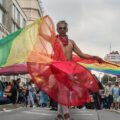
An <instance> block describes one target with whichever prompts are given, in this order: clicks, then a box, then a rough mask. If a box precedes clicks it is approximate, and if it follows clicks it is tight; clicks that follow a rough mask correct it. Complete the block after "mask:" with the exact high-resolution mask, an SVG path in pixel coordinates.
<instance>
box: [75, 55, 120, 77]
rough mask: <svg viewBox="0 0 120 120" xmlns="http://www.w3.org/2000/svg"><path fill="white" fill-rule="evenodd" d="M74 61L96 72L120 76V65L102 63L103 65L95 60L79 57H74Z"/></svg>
mask: <svg viewBox="0 0 120 120" xmlns="http://www.w3.org/2000/svg"><path fill="white" fill-rule="evenodd" d="M73 61H76V62H77V63H78V64H81V65H83V66H84V67H86V68H87V69H88V70H95V71H98V72H103V73H108V74H113V75H120V65H118V64H115V63H110V62H106V61H102V63H98V62H97V61H96V60H93V59H83V58H80V57H79V56H77V55H73Z"/></svg>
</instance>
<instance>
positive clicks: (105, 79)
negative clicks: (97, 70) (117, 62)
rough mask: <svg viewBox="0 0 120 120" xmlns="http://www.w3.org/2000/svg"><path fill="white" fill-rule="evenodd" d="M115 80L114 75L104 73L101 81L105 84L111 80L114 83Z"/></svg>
mask: <svg viewBox="0 0 120 120" xmlns="http://www.w3.org/2000/svg"><path fill="white" fill-rule="evenodd" d="M115 80H116V77H111V76H110V75H107V74H105V75H104V76H103V78H102V83H103V84H107V83H108V81H111V82H112V83H114V82H115Z"/></svg>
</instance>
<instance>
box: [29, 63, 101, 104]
mask: <svg viewBox="0 0 120 120" xmlns="http://www.w3.org/2000/svg"><path fill="white" fill-rule="evenodd" d="M28 68H29V72H30V73H31V76H32V79H33V80H34V82H35V83H36V85H37V86H38V87H39V88H40V89H41V90H42V91H44V92H45V93H47V94H48V95H49V96H50V97H51V98H53V99H54V100H55V101H56V102H58V103H60V104H62V105H68V106H79V105H82V104H83V103H85V102H89V101H90V95H89V92H88V89H90V90H92V91H95V92H96V91H98V89H99V88H98V84H97V81H96V79H95V78H94V77H93V76H91V73H90V72H89V71H88V70H87V69H86V68H84V67H83V66H81V65H79V64H77V63H75V62H67V61H66V62H54V63H52V64H38V63H28ZM38 71H39V72H38Z"/></svg>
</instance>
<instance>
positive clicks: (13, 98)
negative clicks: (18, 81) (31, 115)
mask: <svg viewBox="0 0 120 120" xmlns="http://www.w3.org/2000/svg"><path fill="white" fill-rule="evenodd" d="M9 93H12V95H11V96H8V98H9V99H10V100H11V102H12V103H13V104H15V103H16V99H17V88H16V87H12V88H11V90H10V92H9Z"/></svg>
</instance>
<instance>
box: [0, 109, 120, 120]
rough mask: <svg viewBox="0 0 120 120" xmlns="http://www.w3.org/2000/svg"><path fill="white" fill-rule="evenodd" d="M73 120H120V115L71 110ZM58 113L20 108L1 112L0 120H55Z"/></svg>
mask: <svg viewBox="0 0 120 120" xmlns="http://www.w3.org/2000/svg"><path fill="white" fill-rule="evenodd" d="M70 113H71V118H72V119H73V120H120V113H116V112H110V111H106V110H97V111H96V110H88V109H85V110H83V109H71V110H70ZM56 115H57V112H56V111H50V110H49V108H18V109H15V110H5V111H4V112H0V120H55V118H56Z"/></svg>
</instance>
